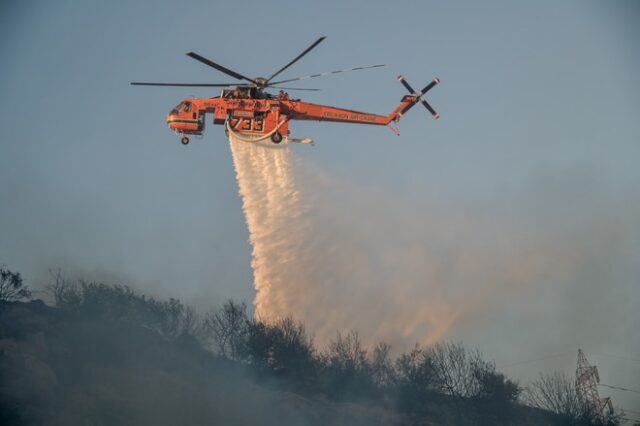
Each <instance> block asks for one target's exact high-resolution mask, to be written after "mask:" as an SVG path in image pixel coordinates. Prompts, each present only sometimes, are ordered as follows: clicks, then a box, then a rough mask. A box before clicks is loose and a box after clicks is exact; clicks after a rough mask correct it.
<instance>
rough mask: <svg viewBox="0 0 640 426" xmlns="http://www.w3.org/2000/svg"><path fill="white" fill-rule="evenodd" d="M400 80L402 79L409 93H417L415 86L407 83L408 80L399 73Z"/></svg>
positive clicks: (401, 81)
mask: <svg viewBox="0 0 640 426" xmlns="http://www.w3.org/2000/svg"><path fill="white" fill-rule="evenodd" d="M398 80H400V83H402V85H403V86H404V87H405V89H407V90H408V91H409V93H411V94H412V95H415V94H416V91H415V90H413V87H411V85H410V84H409V83H407V80H405V79H404V77H403V76H401V75H399V76H398Z"/></svg>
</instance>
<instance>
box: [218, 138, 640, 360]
mask: <svg viewBox="0 0 640 426" xmlns="http://www.w3.org/2000/svg"><path fill="white" fill-rule="evenodd" d="M230 145H231V151H232V155H233V161H234V165H235V168H236V173H237V179H238V185H239V188H240V194H241V197H242V202H243V210H244V214H245V216H246V220H247V225H248V228H249V236H250V242H251V245H252V248H253V256H252V259H253V260H252V267H253V271H254V284H255V288H256V298H255V313H256V315H257V316H258V317H260V318H263V319H266V320H273V319H276V318H279V317H283V316H287V315H292V316H293V317H294V318H295V319H297V320H300V321H303V322H304V323H305V324H306V325H307V327H308V329H309V330H310V331H311V332H312V334H314V336H315V338H316V340H317V341H318V343H319V344H320V345H321V346H322V345H324V344H326V343H327V342H328V340H329V339H331V338H333V337H335V333H336V332H337V331H348V330H357V331H358V332H359V333H360V335H361V337H362V338H363V340H364V341H365V342H366V343H368V344H373V343H375V342H376V341H381V340H382V341H386V342H388V343H390V344H392V345H393V346H394V347H395V348H396V350H405V349H407V348H408V347H409V346H411V345H413V344H414V343H416V342H420V343H422V344H429V343H432V342H434V341H437V340H440V339H442V338H463V339H465V341H466V342H468V343H471V344H480V343H484V344H487V345H490V346H493V347H494V348H493V350H492V352H493V353H497V354H499V355H503V356H505V357H506V359H510V356H511V355H509V354H510V353H519V352H520V351H522V352H526V351H528V350H534V351H535V353H543V354H544V353H545V351H546V350H547V349H545V347H548V348H549V349H548V350H549V351H554V350H556V349H554V348H555V347H557V345H560V344H565V345H566V344H567V339H573V340H572V343H573V342H575V343H576V344H578V343H579V344H583V345H591V347H596V346H597V345H599V343H600V342H602V341H603V340H602V339H604V337H603V336H609V337H608V338H610V335H606V334H604V330H606V329H607V328H608V327H609V325H610V324H612V323H618V324H619V320H620V318H622V317H624V316H629V315H631V317H632V318H634V320H633V321H632V323H633V322H635V323H637V321H638V316H637V315H635V314H634V313H633V312H634V311H633V309H631V308H630V307H628V306H627V305H628V304H625V303H626V302H625V301H626V300H627V299H628V296H629V294H628V293H629V292H628V291H626V290H622V289H624V288H625V287H623V286H625V285H627V284H626V282H627V280H628V279H629V277H630V276H631V275H632V274H630V273H629V274H628V273H627V272H628V271H637V267H636V266H633V265H635V263H634V259H633V256H632V254H633V253H634V252H635V249H636V248H637V247H638V241H639V239H638V227H637V224H636V222H635V220H634V219H633V218H634V217H635V215H636V213H637V212H638V208H637V205H638V203H635V202H633V203H630V202H626V201H625V205H626V208H625V209H616V208H614V207H615V206H611V205H609V204H610V203H607V204H606V205H605V204H603V205H602V206H601V207H599V208H597V209H596V208H594V206H595V205H594V203H593V200H594V199H605V196H606V194H600V193H596V192H594V188H590V189H584V190H583V192H584V193H585V194H587V195H588V196H587V195H585V194H583V193H582V192H579V191H577V190H576V188H577V186H576V185H575V183H574V179H575V177H571V176H569V179H568V180H567V179H566V178H563V177H562V176H560V177H558V176H553V178H552V182H551V184H550V187H553V188H554V190H553V193H552V194H556V196H555V198H554V197H551V196H550V194H549V193H548V191H547V190H546V189H545V190H543V191H538V190H535V188H534V190H526V191H522V193H520V194H517V193H516V194H510V195H505V197H506V198H508V200H509V204H504V201H502V204H501V203H495V201H494V202H491V201H488V202H487V203H485V204H482V203H478V202H476V203H475V204H474V205H473V207H469V206H465V205H455V204H449V205H443V204H442V203H441V202H438V204H437V205H436V204H432V205H421V204H420V202H418V201H415V200H414V201H412V202H407V201H402V200H399V199H397V197H395V196H394V195H393V194H389V193H377V192H375V191H374V190H372V189H370V188H363V187H361V186H360V187H358V186H355V185H352V184H350V183H348V182H345V181H341V180H339V179H336V178H334V177H331V178H329V177H327V176H326V175H324V174H323V173H322V172H321V171H319V170H317V169H315V168H313V167H312V166H311V165H310V164H304V163H303V161H302V160H301V159H299V158H297V157H296V156H295V155H294V152H292V149H291V148H289V147H287V146H278V147H275V146H262V145H258V144H254V143H247V142H241V141H236V140H231V141H230ZM578 180H579V182H580V183H581V185H582V186H583V187H584V182H586V179H585V178H584V176H582V174H581V175H580V176H579V179H578ZM546 187H547V186H546V183H545V184H544V188H546ZM560 195H561V196H560ZM583 195H584V196H583ZM594 197H595V198H594ZM556 198H557V199H556ZM505 206H509V207H508V208H505ZM613 212H616V213H615V215H614V213H613ZM625 271H627V272H625ZM634 273H635V272H634ZM611 288H619V289H621V290H620V292H619V293H620V294H619V295H618V296H614V293H612V292H611ZM616 294H617V293H616ZM576 295H581V297H582V299H583V300H581V301H580V304H579V306H580V307H582V306H585V305H589V304H593V303H598V305H599V306H601V307H602V310H601V311H600V310H599V311H597V312H595V313H594V312H593V311H585V310H581V309H576V308H578V306H574V304H573V301H574V300H575V298H576ZM625 295H626V296H625ZM596 301H597V302H596ZM605 312H609V313H608V314H605ZM612 312H615V314H613V313H612ZM585 324H589V326H588V327H587V326H585ZM560 325H562V328H560ZM549 330H556V332H555V333H549ZM600 331H602V332H603V333H600ZM621 334H622V335H625V333H621ZM622 341H624V338H622V337H621V342H622ZM532 342H535V345H534V347H532V346H531V345H533V343H532ZM516 348H517V349H516Z"/></svg>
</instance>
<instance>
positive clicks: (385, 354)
mask: <svg viewBox="0 0 640 426" xmlns="http://www.w3.org/2000/svg"><path fill="white" fill-rule="evenodd" d="M390 351H391V346H390V345H388V344H387V343H384V342H380V343H378V344H377V345H376V347H375V348H373V352H372V354H371V375H372V377H373V382H374V384H375V385H376V386H378V387H380V388H384V387H388V386H391V385H393V384H394V383H395V382H396V371H395V369H394V368H393V363H392V362H391V355H390Z"/></svg>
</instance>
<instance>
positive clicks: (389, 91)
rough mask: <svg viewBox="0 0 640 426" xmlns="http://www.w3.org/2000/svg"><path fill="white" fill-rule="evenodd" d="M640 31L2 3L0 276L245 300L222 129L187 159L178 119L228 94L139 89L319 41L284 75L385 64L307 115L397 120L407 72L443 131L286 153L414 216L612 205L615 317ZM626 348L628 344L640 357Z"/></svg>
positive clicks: (487, 11) (566, 214)
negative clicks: (617, 238) (181, 105)
mask: <svg viewBox="0 0 640 426" xmlns="http://www.w3.org/2000/svg"><path fill="white" fill-rule="evenodd" d="M639 24H640V5H639V3H638V2H631V1H629V2H591V1H567V2H556V1H539V2H507V1H492V2H475V1H467V2H425V1H414V2H407V1H398V2H382V1H380V2H375V1H352V2H335V1H323V2H308V3H307V2H300V1H295V2H294V1H290V2H289V1H272V2H251V1H236V2H211V1H201V2H183V3H178V2H175V1H171V2H169V1H163V2H160V1H137V2H124V1H114V2H99V1H55V2H45V1H33V2H19V1H15V2H12V1H8V2H3V3H2V5H1V6H0V57H2V58H3V59H2V62H1V64H0V93H1V94H2V102H0V235H1V238H0V264H5V265H7V266H9V267H10V268H12V269H15V270H19V271H21V272H23V274H24V275H25V277H26V278H27V280H30V281H31V282H32V283H34V284H35V283H40V282H42V281H43V280H44V279H45V277H46V270H47V269H48V268H52V267H63V268H65V269H67V270H69V271H72V272H73V273H80V274H86V275H89V276H91V277H101V278H105V279H108V278H109V277H110V276H111V277H115V278H120V279H124V280H125V281H127V282H129V283H131V284H132V285H134V286H138V287H142V288H144V289H145V291H148V292H151V293H156V294H159V295H167V294H170V295H173V296H178V297H181V298H183V299H184V300H187V301H190V302H193V301H197V300H199V301H200V302H202V300H214V301H219V300H223V299H226V298H229V297H234V298H244V299H248V300H250V299H251V298H252V294H253V288H252V284H251V271H250V269H249V262H250V247H249V246H248V244H247V242H246V239H247V231H246V227H245V224H244V219H243V217H242V215H241V205H240V200H239V198H238V196H237V186H236V183H235V175H234V171H233V167H232V163H231V157H230V154H229V149H228V146H227V141H226V139H225V137H224V133H223V131H222V128H221V127H214V126H212V125H209V126H208V128H207V132H206V134H205V136H204V140H202V141H199V140H194V141H193V142H192V144H191V145H189V146H188V147H183V146H181V145H180V144H179V143H178V138H177V137H176V136H175V135H174V134H172V133H171V132H170V131H169V130H168V129H167V128H166V124H165V122H164V116H165V114H166V113H167V111H168V110H169V109H170V108H171V107H172V106H174V105H175V104H176V103H177V102H178V101H179V99H180V98H181V97H187V96H191V95H194V96H212V95H216V94H217V90H213V91H212V90H209V89H184V88H145V87H131V86H129V82H130V81H175V82H207V81H210V82H226V81H229V78H227V77H226V76H225V75H223V74H221V73H218V72H216V71H215V70H212V69H209V68H207V67H205V66H203V65H202V64H199V63H198V62H196V61H194V60H192V59H190V58H188V57H186V56H185V53H186V52H188V51H191V50H193V51H196V52H198V53H200V54H202V55H204V56H206V57H210V58H211V59H213V60H216V61H218V62H220V63H222V64H224V65H225V66H228V67H230V68H232V69H234V70H236V71H238V72H240V73H242V74H247V75H249V76H258V75H263V76H264V75H269V74H270V73H272V72H273V71H275V70H276V69H278V68H279V67H281V66H282V65H284V64H285V63H287V62H288V61H289V60H290V59H291V58H293V57H294V56H295V55H297V54H298V53H299V52H300V51H301V50H303V49H304V48H305V47H306V46H307V45H309V44H310V43H311V42H312V41H313V40H315V39H316V38H317V37H319V36H322V35H325V36H327V39H326V40H325V41H324V42H323V43H322V44H321V45H320V46H318V47H317V48H316V49H315V50H314V51H313V52H312V53H311V54H309V55H308V56H307V57H305V58H304V59H303V60H301V61H300V62H299V63H298V64H296V65H295V66H294V67H292V68H291V69H290V70H287V71H286V74H284V75H283V77H284V76H286V77H295V76H301V75H306V74H310V73H315V72H322V71H328V70H333V69H340V68H346V67H351V66H357V65H369V64H375V63H385V64H387V66H386V67H385V68H380V69H374V70H366V71H361V72H357V73H351V74H342V75H336V76H329V77H326V78H321V79H312V80H308V81H307V82H305V83H304V84H300V86H301V87H314V88H320V89H322V91H321V92H317V93H313V92H299V95H300V96H301V97H303V98H304V99H305V100H309V101H311V102H316V103H327V104H331V105H336V106H341V107H345V108H351V109H357V110H363V111H370V112H374V113H385V114H386V113H387V112H388V111H390V110H391V109H392V108H393V107H394V106H395V105H396V104H397V102H398V101H399V99H400V98H401V96H403V95H404V94H405V93H406V92H405V90H404V88H403V87H402V86H401V85H400V84H399V83H398V82H397V80H396V76H397V75H398V74H400V73H402V74H404V75H405V76H406V78H407V79H408V81H409V82H410V83H411V84H412V85H413V86H414V87H416V88H418V87H422V86H423V85H424V84H426V83H427V82H428V81H430V80H431V79H432V78H433V77H436V76H437V77H439V78H440V79H441V80H442V84H441V85H440V86H438V87H436V88H435V89H433V90H432V91H431V92H430V93H429V96H428V98H429V101H430V103H431V104H432V105H433V106H434V107H435V109H436V110H438V111H439V112H440V114H441V116H442V118H441V119H440V120H439V121H433V120H432V119H431V118H429V116H428V114H427V112H426V111H424V110H423V109H422V108H419V107H416V108H414V109H413V110H411V111H410V112H409V113H408V114H407V115H406V116H405V117H404V118H403V120H402V122H401V123H400V129H401V136H400V137H396V136H394V135H393V134H392V133H391V132H389V131H388V130H386V129H384V128H379V127H366V126H357V125H343V124H328V123H315V122H309V123H298V122H295V123H293V124H292V125H291V130H292V132H293V134H294V136H310V137H313V138H314V139H315V140H316V142H317V146H316V147H315V148H307V147H297V148H296V153H297V155H299V156H300V157H302V158H303V159H304V160H305V161H307V162H308V163H309V164H313V166H314V167H317V168H318V169H320V170H322V171H323V172H325V173H327V174H329V175H335V176H340V177H341V178H342V179H346V180H349V181H352V182H354V183H356V184H358V185H362V186H363V187H369V188H375V189H376V190H380V191H389V192H392V193H393V194H394V195H396V196H399V197H402V198H403V199H406V200H409V201H407V203H408V204H407V205H408V206H409V208H411V206H412V205H413V204H412V203H415V206H416V208H417V206H422V205H425V204H427V205H438V204H446V205H448V204H450V203H454V204H455V203H457V202H460V203H462V204H464V205H466V206H470V207H469V208H470V209H471V211H482V212H483V214H488V215H493V216H495V217H496V218H501V219H496V223H497V222H498V221H499V220H505V221H506V222H509V221H515V220H521V221H523V222H524V223H527V224H528V226H530V227H531V229H538V228H536V227H540V229H548V228H550V227H553V224H554V223H556V222H555V221H556V218H557V217H563V218H565V222H560V223H570V222H571V219H570V218H572V217H574V216H580V213H581V212H583V211H587V210H588V211H591V212H596V213H594V214H596V215H597V214H598V212H604V213H603V214H606V212H610V210H612V209H614V208H615V209H616V211H617V212H621V213H620V215H621V217H622V218H616V219H615V220H617V221H619V222H620V223H621V224H622V225H621V229H622V231H621V232H622V233H624V234H627V235H632V236H633V237H632V238H631V242H630V243H628V244H626V245H624V249H623V250H626V252H625V253H624V254H625V256H626V257H625V259H627V260H626V261H625V262H622V266H621V267H620V268H621V269H624V268H627V269H626V270H624V271H622V270H617V269H616V270H615V271H614V272H612V275H610V276H607V277H606V279H611V280H613V281H615V280H614V278H613V277H623V278H619V279H620V283H621V284H620V285H621V287H620V288H621V289H623V290H620V291H619V292H618V293H616V292H615V289H616V287H615V286H616V282H610V283H608V285H610V286H612V287H614V291H613V293H615V294H618V295H619V298H618V299H616V298H614V299H613V301H612V303H613V306H615V304H616V303H620V301H623V300H629V299H631V300H635V301H638V291H637V290H634V291H631V292H630V291H629V290H624V289H629V288H630V287H629V282H628V279H629V277H635V278H634V279H635V283H634V286H633V287H632V289H635V288H637V284H638V282H637V276H638V275H637V274H636V272H638V269H637V262H636V266H635V267H634V266H630V265H632V264H633V262H632V261H633V259H635V260H636V261H637V260H638V258H639V257H640V254H639V253H638V252H637V251H636V250H637V249H638V248H639V247H640V244H638V241H640V240H639V239H638V235H640V229H639V228H640V226H639V225H638V223H637V221H635V220H633V218H630V217H628V216H625V211H627V208H628V210H629V211H631V212H637V211H639V210H638V209H637V206H638V203H639V201H640V197H639V194H640V191H639V190H638V188H639V184H640V167H638V160H640V120H638V116H639V114H640V96H639V95H640V50H639V49H638V40H640V25H639ZM568 194H569V195H568ZM381 204H384V201H381ZM523 212H524V213H523ZM515 218H517V219H515ZM567 218H569V219H567ZM498 225H499V224H498ZM498 225H496V226H498ZM560 226H562V225H560ZM487 244H488V245H489V244H491V241H490V240H488V241H487ZM612 269H615V267H613V266H612ZM625 280H627V281H625ZM177 283H180V288H175V287H174V286H175V285H176V284H177ZM567 308H568V309H569V310H573V309H577V308H576V307H575V306H568V307H567ZM635 312H636V313H635V317H633V318H630V321H631V322H632V323H637V322H638V320H639V318H638V314H637V310H636V311H635ZM628 337H629V336H627V337H625V338H624V339H621V340H625V342H626V343H625V344H626V346H625V345H621V346H619V347H620V348H626V349H625V350H626V351H636V352H635V354H628V355H630V356H635V357H640V341H636V342H631V343H629V342H628ZM636 338H637V336H636ZM620 350H623V349H620ZM514 356H515V355H514ZM508 361H510V360H508ZM636 371H638V370H636ZM620 374H623V372H621V373H620ZM639 377H640V376H639ZM636 402H637V399H636ZM636 406H637V405H636ZM629 408H630V407H629Z"/></svg>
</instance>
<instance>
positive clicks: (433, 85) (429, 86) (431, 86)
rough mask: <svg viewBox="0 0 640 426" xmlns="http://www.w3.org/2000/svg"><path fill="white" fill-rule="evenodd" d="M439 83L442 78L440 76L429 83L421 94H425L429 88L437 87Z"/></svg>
mask: <svg viewBox="0 0 640 426" xmlns="http://www.w3.org/2000/svg"><path fill="white" fill-rule="evenodd" d="M438 83H440V79H439V78H434V79H433V81H432V82H431V83H429V84H427V85H426V86H424V88H423V89H422V90H421V91H420V96H422V95H424V94H425V93H427V92H428V91H429V90H431V89H433V88H434V87H435V85H436V84H438Z"/></svg>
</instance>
